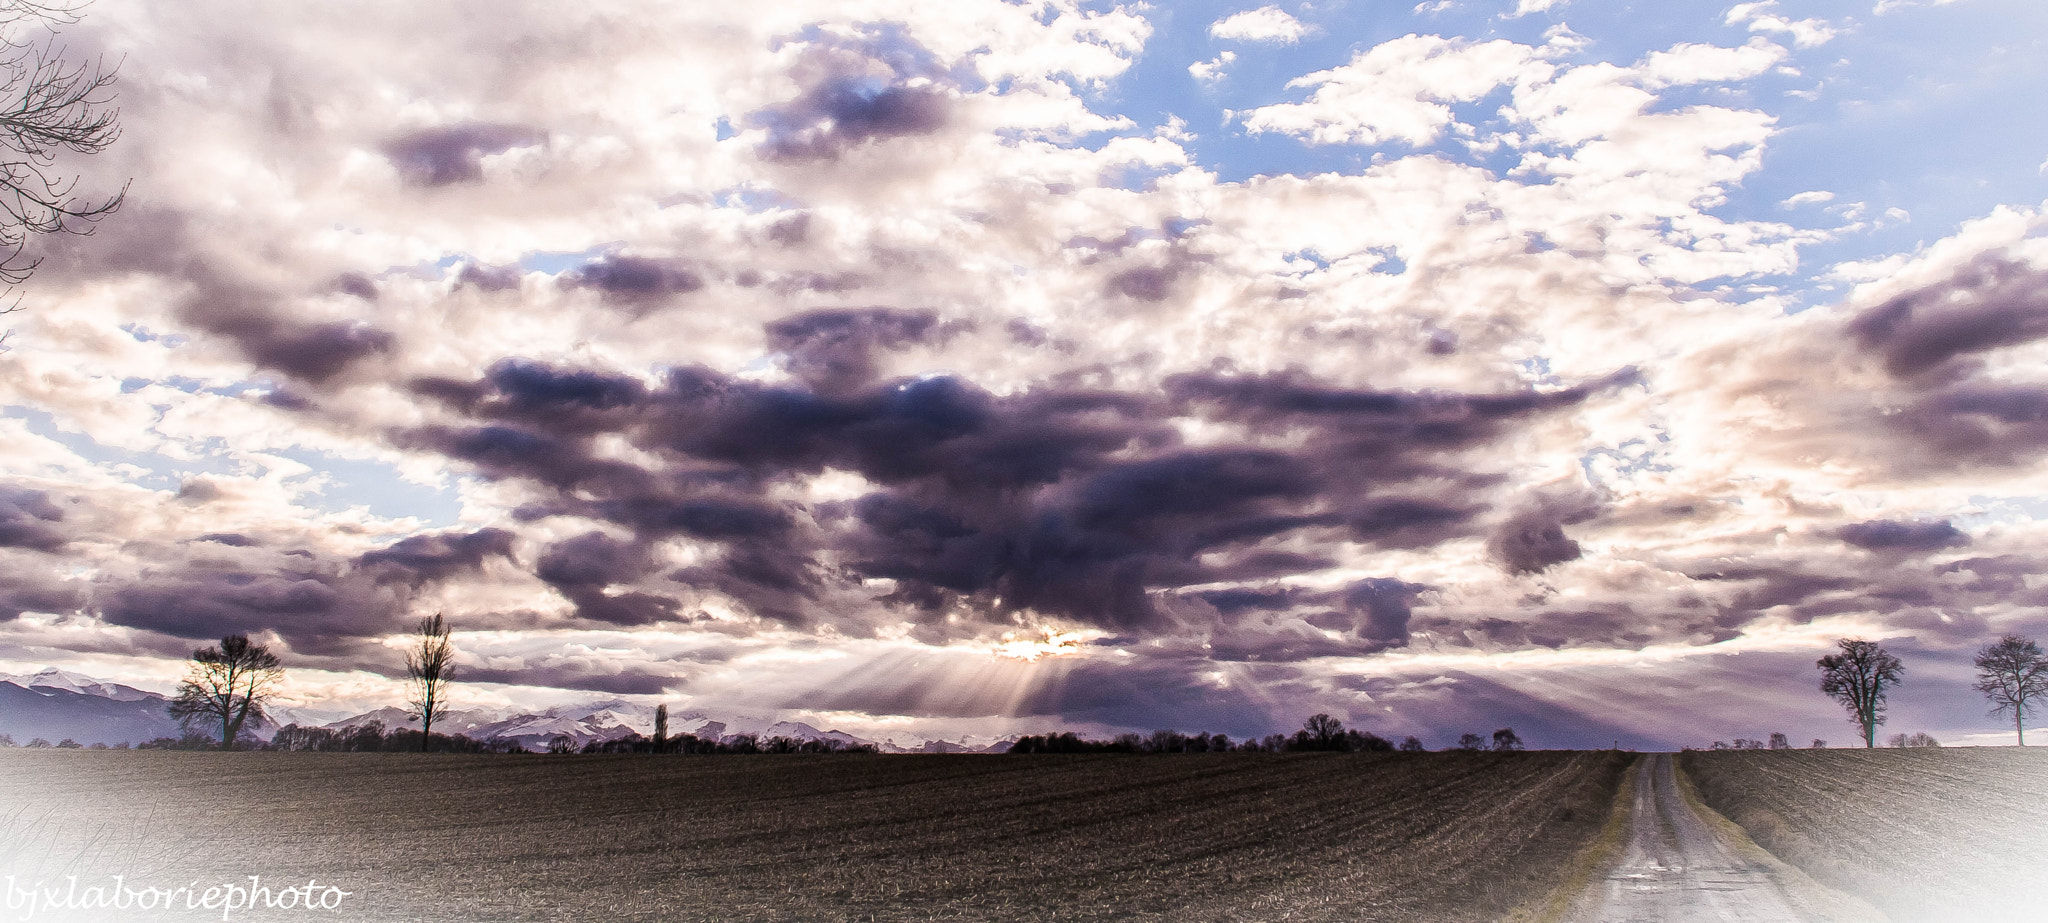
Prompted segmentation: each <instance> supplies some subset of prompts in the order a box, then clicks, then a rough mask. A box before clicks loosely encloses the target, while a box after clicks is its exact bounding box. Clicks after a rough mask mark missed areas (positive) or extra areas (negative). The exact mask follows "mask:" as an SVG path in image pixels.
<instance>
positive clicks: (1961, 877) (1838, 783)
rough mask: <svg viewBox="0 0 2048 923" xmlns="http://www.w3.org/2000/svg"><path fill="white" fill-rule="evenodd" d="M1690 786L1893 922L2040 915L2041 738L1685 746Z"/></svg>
mask: <svg viewBox="0 0 2048 923" xmlns="http://www.w3.org/2000/svg"><path fill="white" fill-rule="evenodd" d="M1680 765H1681V767H1682V768H1683V769H1684V771H1685V773H1686V776H1687V777H1688V778H1689V779H1690V780H1691V781H1692V783H1693V785H1694V786H1695V788H1696V789H1697V791H1698V792H1699V795H1700V798H1701V800H1703V801H1705V802H1706V803H1707V805H1708V806H1709V807H1712V808H1714V809H1715V810H1716V811H1719V812H1720V813H1722V814H1723V815H1726V816H1727V817H1728V818H1729V819H1730V820H1733V821H1735V822H1736V823H1738V824H1741V825H1742V827H1743V828H1744V829H1745V830H1747V831H1748V833H1749V835H1750V837H1751V838H1752V839H1754V840H1756V841H1757V843H1758V844H1759V845H1762V846H1763V847H1764V848H1766V849H1769V850H1770V851H1771V852H1773V853H1775V854H1777V855H1778V857H1779V858H1782V859H1784V860H1786V861H1787V862H1790V863H1792V864H1793V865H1796V866H1799V867H1800V868H1801V869H1803V870H1805V871H1806V872H1807V873H1808V874H1810V875H1812V876H1813V877H1814V878H1816V879H1818V880H1820V881H1821V882H1823V883H1825V884H1828V885H1830V886H1832V887H1835V888H1837V889H1840V890H1842V891H1846V892H1849V893H1851V894H1854V895H1856V896H1858V897H1861V898H1863V899H1865V900H1867V901H1870V902H1871V903H1872V904H1874V905H1876V906H1877V907H1878V908H1879V909H1880V910H1882V911H1883V912H1884V913H1885V914H1886V915H1887V916H1889V917H1890V918H1891V920H1892V923H1919V921H1953V920H1967V921H1970V923H2000V921H2013V923H2019V921H2028V923H2037V921H2041V920H2048V752H2043V751H2039V750H2030V749H2019V748H2007V747H1996V748H1994V747H1969V748H1951V749H1932V748H1930V749H1903V750H1896V749H1894V750H1788V751H1770V750H1762V751H1759V750H1744V751H1715V752H1700V751H1693V752H1689V753H1685V754H1682V755H1681V762H1680Z"/></svg>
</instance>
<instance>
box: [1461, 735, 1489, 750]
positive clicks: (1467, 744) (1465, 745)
mask: <svg viewBox="0 0 2048 923" xmlns="http://www.w3.org/2000/svg"><path fill="white" fill-rule="evenodd" d="M1458 749H1460V750H1484V749H1486V738H1484V737H1481V736H1479V735H1477V734H1474V733H1472V732H1471V731H1466V732H1465V733H1463V734H1460V735H1458Z"/></svg>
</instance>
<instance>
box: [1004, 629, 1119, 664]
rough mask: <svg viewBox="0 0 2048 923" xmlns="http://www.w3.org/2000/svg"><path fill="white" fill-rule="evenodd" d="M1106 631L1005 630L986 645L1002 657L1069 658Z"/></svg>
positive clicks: (1025, 659) (1028, 660)
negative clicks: (998, 638) (999, 636)
mask: <svg viewBox="0 0 2048 923" xmlns="http://www.w3.org/2000/svg"><path fill="white" fill-rule="evenodd" d="M1107 637H1109V632H1106V631H1098V630H1095V629H1093V628H1077V629H1063V628H1038V629H1034V630H1032V631H1008V632H1004V633H1003V637H1002V640H1000V641H996V642H993V643H991V644H989V645H988V651H989V653H990V654H991V655H994V656H996V657H1001V658H1003V659H1005V660H1020V661H1023V662H1025V663H1037V662H1038V661H1040V660H1041V659H1044V658H1047V657H1070V656H1073V655H1075V654H1079V653H1081V651H1082V648H1084V647H1086V646H1087V645H1088V644H1089V643H1091V642H1093V641H1096V640H1098V639H1101V638H1107Z"/></svg>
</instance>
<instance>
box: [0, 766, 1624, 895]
mask: <svg viewBox="0 0 2048 923" xmlns="http://www.w3.org/2000/svg"><path fill="white" fill-rule="evenodd" d="M1628 762H1629V755H1626V754H1616V753H1571V752H1539V753H1510V754H1490V753H1425V754H1357V755H1354V754H1281V755H1272V754H1214V755H1187V756H1130V755H1100V756H881V757H801V756H759V757H747V756H734V757H661V758H654V757H646V756H623V757H581V756H572V757H545V756H529V757H519V756H513V757H505V756H483V757H465V756H449V755H438V754H436V755H416V754H334V753H229V754H221V753H170V752H121V751H106V752H94V751H87V752H78V751H35V752H29V751H0V823H5V824H8V825H9V829H7V830H0V834H5V836H4V837H0V842H6V843H9V844H11V845H8V846H0V863H4V864H6V865H7V869H6V871H9V872H11V873H13V874H16V875H17V876H18V877H19V878H21V880H24V881H26V880H29V879H30V878H33V877H41V878H44V879H47V878H50V877H51V876H53V875H55V876H59V877H61V876H62V875H68V874H75V875H79V876H80V877H81V879H82V880H92V879H95V876H102V877H103V876H111V875H116V874H121V875H127V876H129V878H128V880H129V881H130V882H131V883H134V882H154V881H159V880H161V881H164V882H172V883H176V884H185V883H186V881H187V880H188V879H197V880H200V881H201V883H202V884H204V883H205V882H207V881H214V880H220V881H226V880H233V879H237V878H246V876H249V875H259V874H260V875H262V876H264V880H265V881H266V882H296V881H300V880H303V879H306V878H317V879H319V881H320V883H321V884H322V886H323V887H324V886H325V885H327V884H328V883H333V884H335V885H337V886H339V887H341V888H344V889H347V890H349V891H350V892H351V895H350V897H349V898H348V899H347V907H348V909H349V910H350V913H349V914H347V915H345V918H346V919H351V920H354V919H361V920H375V921H379V923H386V921H400V920H428V921H457V920H459V921H472V920H721V921H724V920H929V919H941V920H1049V919H1059V920H1091V919H1159V920H1277V919H1288V920H1338V919H1341V920H1359V919H1371V920H1379V921H1403V920H1418V921H1419V920H1432V921H1459V920H1491V919H1495V918H1497V917H1498V916H1499V915H1500V914H1501V913H1502V912H1504V911H1507V910H1509V909H1510V908H1512V907H1514V906H1516V905H1518V904H1520V903H1522V902H1524V901H1525V900H1526V899H1528V898H1531V897H1540V896H1542V895H1543V894H1545V893H1546V892H1548V891H1549V890H1550V889H1551V888H1552V887H1554V886H1556V885H1557V884H1558V883H1559V882H1560V881H1562V880H1563V878H1564V876H1565V875H1566V873H1567V871H1568V868H1569V866H1570V865H1571V863H1572V860H1573V858H1574V854H1575V853H1576V852H1577V851H1578V850H1579V848H1580V847H1581V846H1583V845H1584V844H1585V843H1587V842H1588V841H1589V840H1590V839H1591V838H1592V837H1593V836H1594V835H1595V834H1596V833H1597V831H1598V830H1599V829H1600V826H1601V824H1602V823H1603V822H1604V821H1605V820H1606V818H1607V814H1608V807H1609V805H1610V804H1611V802H1612V799H1613V796H1614V792H1615V790H1616V787H1617V786H1618V784H1619V781H1620V777H1621V774H1622V772H1623V770H1624V769H1625V767H1626V766H1627V765H1628ZM330 917H331V915H330ZM55 918H60V917H52V916H43V917H39V919H55ZM89 918H91V919H96V920H99V919H105V920H117V919H130V918H132V919H151V920H154V919H193V920H199V919H219V916H218V913H217V912H216V913H215V914H213V915H208V914H206V913H203V912H197V911H195V912H193V913H191V914H185V913H182V912H181V913H179V914H176V915H158V916H148V915H143V916H136V917H121V916H117V915H100V916H92V917H89ZM233 919H234V920H262V919H307V917H306V916H305V915H304V914H285V913H283V912H281V911H279V912H266V913H251V912H238V913H237V914H236V915H235V916H234V917H233Z"/></svg>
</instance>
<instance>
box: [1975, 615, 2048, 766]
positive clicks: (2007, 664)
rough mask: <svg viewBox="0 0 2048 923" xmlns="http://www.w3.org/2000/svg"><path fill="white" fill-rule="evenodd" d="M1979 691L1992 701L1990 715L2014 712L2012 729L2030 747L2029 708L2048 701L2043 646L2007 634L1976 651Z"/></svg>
mask: <svg viewBox="0 0 2048 923" xmlns="http://www.w3.org/2000/svg"><path fill="white" fill-rule="evenodd" d="M1977 691H1978V692H1981V693H1984V697H1985V698H1987V699H1990V700H1991V706H1992V708H1991V713H1992V714H1994V715H2002V714H2005V713H2007V712H2011V713H2012V730H2013V733H2014V734H2015V735H2017V736H2018V737H2019V744H2020V746H2022V747H2024V746H2026V745H2027V709H2029V708H2031V707H2033V706H2034V705H2036V704H2038V703H2039V702H2040V700H2042V699H2044V698H2048V656H2044V655H2043V654H2042V653H2041V645H2039V644H2036V643H2034V642H2033V641H2031V640H2029V639H2026V638H2022V637H2020V636H2018V635H2006V636H2005V637H2003V638H2000V639H1998V642H1997V643H1995V644H1991V645H1989V646H1987V647H1985V648H1984V649H1983V650H1981V651H1978V652H1977Z"/></svg>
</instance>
